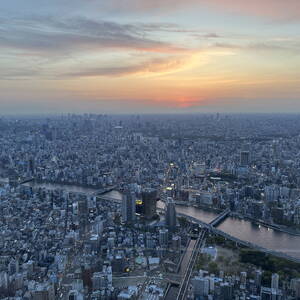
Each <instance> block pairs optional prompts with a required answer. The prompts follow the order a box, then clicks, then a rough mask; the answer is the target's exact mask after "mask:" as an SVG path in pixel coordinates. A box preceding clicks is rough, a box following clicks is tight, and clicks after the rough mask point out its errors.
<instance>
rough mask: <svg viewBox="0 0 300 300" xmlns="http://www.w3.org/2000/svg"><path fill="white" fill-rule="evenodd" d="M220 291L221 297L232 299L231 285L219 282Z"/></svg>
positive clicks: (225, 299) (227, 299)
mask: <svg viewBox="0 0 300 300" xmlns="http://www.w3.org/2000/svg"><path fill="white" fill-rule="evenodd" d="M220 292H221V299H224V300H232V299H233V297H232V296H233V295H232V294H233V287H232V285H231V284H229V283H228V282H223V283H221V284H220Z"/></svg>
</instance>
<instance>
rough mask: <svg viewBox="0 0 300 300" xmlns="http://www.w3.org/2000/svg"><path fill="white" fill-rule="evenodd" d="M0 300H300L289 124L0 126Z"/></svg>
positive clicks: (249, 117)
mask: <svg viewBox="0 0 300 300" xmlns="http://www.w3.org/2000/svg"><path fill="white" fill-rule="evenodd" d="M0 145H1V146H0V299H16V300H21V299H24V300H31V299H33V300H39V299H42V300H56V299H68V300H81V299H95V300H96V299H99V300H114V299H117V300H126V299H131V300H183V299H189V300H192V299H195V300H231V299H236V300H246V299H249V300H266V299H272V300H293V299H294V300H297V299H300V251H299V249H300V179H299V171H300V151H299V149H300V119H299V115H296V114H295V115H294V114H278V115H276V114H274V115H272V114H219V113H215V114H190V115H103V114H102V115H96V114H85V115H76V114H64V115H61V116H48V117H47V116H41V117H37V116H35V117H12V116H10V117H8V116H7V117H2V118H1V119H0Z"/></svg>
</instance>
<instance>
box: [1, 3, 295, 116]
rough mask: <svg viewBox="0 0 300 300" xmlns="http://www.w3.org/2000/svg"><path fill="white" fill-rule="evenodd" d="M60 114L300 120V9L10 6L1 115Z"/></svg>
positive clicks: (4, 8)
mask: <svg viewBox="0 0 300 300" xmlns="http://www.w3.org/2000/svg"><path fill="white" fill-rule="evenodd" d="M61 112H96V113H145V112H146V113H147V112H148V113H152V112H153V113H156V112H159V113H165V112H175V113H180V112H183V113H185V112H300V1H299V0H285V1H283V0H252V1H250V0H69V1H67V0H48V1H45V0H26V1H25V0H19V1H17V0H10V1H1V4H0V114H1V113H2V114H4V113H26V114H27V113H61Z"/></svg>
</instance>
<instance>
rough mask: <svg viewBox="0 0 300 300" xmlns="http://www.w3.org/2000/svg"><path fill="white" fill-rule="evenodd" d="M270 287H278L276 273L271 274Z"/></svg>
mask: <svg viewBox="0 0 300 300" xmlns="http://www.w3.org/2000/svg"><path fill="white" fill-rule="evenodd" d="M271 288H272V289H275V290H278V288H279V275H278V274H277V273H274V274H272V281H271Z"/></svg>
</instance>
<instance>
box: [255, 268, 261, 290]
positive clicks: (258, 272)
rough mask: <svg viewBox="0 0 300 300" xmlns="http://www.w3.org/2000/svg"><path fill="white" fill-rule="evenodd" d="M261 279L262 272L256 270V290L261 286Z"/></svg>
mask: <svg viewBox="0 0 300 300" xmlns="http://www.w3.org/2000/svg"><path fill="white" fill-rule="evenodd" d="M261 278H262V271H261V270H256V271H255V279H254V280H255V285H256V287H257V288H260V286H261Z"/></svg>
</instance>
